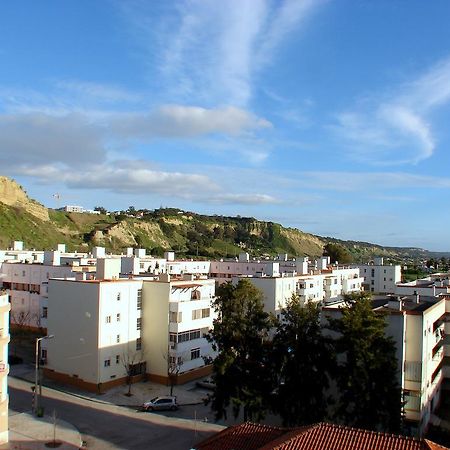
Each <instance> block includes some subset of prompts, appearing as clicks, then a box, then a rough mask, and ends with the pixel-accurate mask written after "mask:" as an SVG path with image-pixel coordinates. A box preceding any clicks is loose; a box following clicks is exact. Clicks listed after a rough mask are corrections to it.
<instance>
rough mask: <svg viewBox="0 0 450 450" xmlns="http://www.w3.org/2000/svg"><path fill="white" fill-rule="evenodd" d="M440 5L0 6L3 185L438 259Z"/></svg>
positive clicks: (448, 63) (443, 243)
mask: <svg viewBox="0 0 450 450" xmlns="http://www.w3.org/2000/svg"><path fill="white" fill-rule="evenodd" d="M449 20H450V2H448V1H447V0H441V1H440V0H435V1H433V2H423V1H419V0H408V1H406V0H405V1H402V0H397V1H392V0H386V1H383V0H377V1H376V2H374V1H363V0H361V1H356V0H352V1H350V0H348V1H347V0H339V1H338V0H335V1H332V0H329V1H326V0H292V1H281V0H272V1H270V0H236V1H233V0H229V1H227V2H217V1H215V0H190V1H177V2H169V1H156V0H155V1H144V0H143V1H132V0H127V1H126V2H122V1H118V0H117V1H114V0H96V1H90V0H77V1H69V0H43V1H39V2H36V1H35V0H28V1H27V0H22V1H19V2H18V1H10V0H7V1H4V2H2V3H1V5H0V68H1V70H0V174H1V175H7V176H11V177H13V178H15V179H16V180H17V181H19V182H20V183H21V184H22V185H23V186H24V187H25V188H26V190H27V191H28V193H29V194H30V195H31V196H32V197H34V198H36V199H37V200H39V201H40V202H42V203H43V204H45V205H46V206H49V207H55V206H57V205H56V203H55V199H54V198H53V194H55V193H59V194H60V197H61V198H60V204H80V205H83V206H85V207H94V206H96V205H102V206H105V207H106V208H108V209H122V208H127V207H128V206H130V205H134V206H135V207H137V208H140V207H142V208H149V209H153V208H157V207H160V206H161V205H162V206H174V207H179V208H182V209H187V210H191V211H197V212H202V213H211V214H226V215H237V214H239V215H242V216H254V217H256V218H258V219H261V220H272V221H275V222H279V223H282V224H283V225H285V226H292V227H296V228H300V229H301V230H303V231H307V232H311V233H315V234H319V235H324V236H334V237H338V238H341V239H354V240H364V241H369V242H374V243H379V244H383V245H394V246H417V247H423V248H427V249H430V250H442V251H449V250H450V226H449V225H448V223H449V222H450V212H449V208H448V207H447V203H448V199H449V193H450V174H449V168H450V156H449V150H448V149H449V144H450V127H449V123H450V120H449V119H450V27H449V26H448V23H449Z"/></svg>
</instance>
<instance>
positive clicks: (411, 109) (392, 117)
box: [333, 58, 450, 165]
mask: <svg viewBox="0 0 450 450" xmlns="http://www.w3.org/2000/svg"><path fill="white" fill-rule="evenodd" d="M449 101H450V58H449V59H447V60H445V61H442V62H440V63H438V64H436V65H435V66H433V67H432V68H431V69H430V70H428V71H427V72H426V73H425V74H423V75H422V76H419V77H417V78H416V79H415V80H413V81H411V82H409V83H406V84H404V85H402V86H400V87H398V88H397V89H396V94H394V95H386V94H382V95H380V96H379V98H378V99H377V98H371V99H369V100H368V101H366V102H365V103H364V104H363V105H361V106H360V107H359V108H356V109H355V110H353V111H346V112H343V113H341V114H339V115H338V116H337V125H336V126H335V127H333V128H334V130H335V131H336V132H337V135H338V137H340V138H341V139H343V141H344V142H345V143H346V144H347V145H348V148H349V149H350V153H351V154H352V155H353V157H356V158H357V159H360V160H362V161H364V162H370V163H373V164H378V165H395V164H417V163H419V162H420V161H422V160H425V159H427V158H430V157H431V156H433V153H434V150H435V147H436V139H435V138H434V136H433V132H432V126H431V124H430V123H429V116H430V113H431V112H432V111H433V110H434V109H435V108H437V107H439V106H442V105H445V104H447V103H448V102H449Z"/></svg>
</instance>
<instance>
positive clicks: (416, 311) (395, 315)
mask: <svg viewBox="0 0 450 450" xmlns="http://www.w3.org/2000/svg"><path fill="white" fill-rule="evenodd" d="M380 311H384V312H387V313H388V316H387V319H388V328H387V332H388V333H389V334H390V335H391V336H393V337H395V341H396V345H397V357H398V361H399V369H400V370H399V373H400V378H401V386H402V389H403V394H404V400H405V406H404V411H405V421H406V427H407V428H409V429H410V431H411V433H412V434H418V435H419V436H422V435H423V434H424V433H425V432H426V430H427V428H428V425H429V423H430V419H431V414H432V413H433V412H434V411H435V410H436V408H437V406H438V405H439V401H440V397H441V389H442V381H443V378H444V371H443V366H444V356H445V350H444V344H445V320H446V300H445V299H444V298H437V297H426V296H413V297H400V298H398V299H395V300H390V301H389V302H388V303H387V304H386V305H385V306H384V307H382V308H380ZM402 343H403V344H402ZM402 369H403V370H402Z"/></svg>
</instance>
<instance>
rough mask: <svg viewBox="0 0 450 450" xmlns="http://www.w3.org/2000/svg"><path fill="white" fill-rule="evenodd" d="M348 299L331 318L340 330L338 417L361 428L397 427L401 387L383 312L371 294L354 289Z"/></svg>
mask: <svg viewBox="0 0 450 450" xmlns="http://www.w3.org/2000/svg"><path fill="white" fill-rule="evenodd" d="M345 300H346V303H347V306H346V307H344V308H342V309H341V317H340V318H338V319H330V321H329V327H330V328H331V330H333V331H335V332H336V333H338V334H337V336H338V337H337V339H336V340H335V346H336V352H337V354H338V361H339V365H338V372H337V386H338V391H339V395H338V401H337V408H336V416H337V419H338V420H340V421H342V422H343V423H344V424H346V425H349V426H354V427H359V428H366V429H371V430H382V431H391V432H396V431H399V429H400V424H401V409H402V401H401V389H400V386H399V383H398V373H397V372H398V369H397V358H396V354H395V344H394V341H393V339H392V338H390V337H388V336H387V335H386V332H385V331H386V325H387V322H386V320H385V317H384V316H383V315H382V314H380V313H377V312H375V311H374V310H373V309H372V302H371V298H370V294H367V293H358V294H352V295H348V296H346V297H345Z"/></svg>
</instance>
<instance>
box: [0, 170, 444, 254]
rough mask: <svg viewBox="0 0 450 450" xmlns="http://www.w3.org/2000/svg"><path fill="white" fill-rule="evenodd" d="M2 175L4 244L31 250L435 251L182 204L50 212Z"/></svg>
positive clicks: (0, 218) (0, 202) (0, 238)
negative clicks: (305, 229) (348, 237)
mask: <svg viewBox="0 0 450 450" xmlns="http://www.w3.org/2000/svg"><path fill="white" fill-rule="evenodd" d="M1 181H2V184H0V248H7V247H9V246H10V245H11V242H12V241H14V240H21V241H24V243H25V246H26V247H27V248H36V249H53V248H55V247H56V244H58V243H65V244H66V246H67V249H68V250H69V251H74V250H79V251H86V250H88V249H91V248H92V247H94V246H97V245H100V246H104V247H106V249H107V251H110V252H122V251H123V250H124V248H126V247H141V248H146V249H147V250H148V253H151V254H153V255H155V256H156V255H162V254H163V252H164V251H166V250H174V251H176V253H177V254H178V256H180V257H197V256H198V257H204V258H222V257H235V256H236V255H238V254H239V252H241V251H247V252H249V253H250V254H251V255H253V256H257V257H270V256H275V255H277V254H278V253H287V254H288V255H289V256H309V257H311V258H314V257H318V256H321V255H322V254H323V250H324V246H325V244H327V243H334V244H338V245H339V246H343V247H344V248H345V249H346V251H347V252H348V253H349V254H350V256H349V260H351V261H353V262H360V261H368V260H370V259H371V258H373V256H385V257H386V258H387V259H389V260H391V261H409V260H412V259H415V260H417V259H420V258H427V257H430V255H434V256H436V254H435V253H433V254H431V253H430V252H427V251H426V250H422V249H414V248H394V247H382V246H378V245H374V244H370V243H365V242H357V241H340V240H337V239H334V238H331V237H319V236H314V235H312V234H308V233H304V232H302V231H300V230H298V229H295V228H285V227H283V226H282V225H280V224H277V223H273V222H265V221H259V220H256V219H254V218H251V217H225V216H217V215H214V216H206V215H201V214H196V213H193V212H186V211H182V210H178V209H175V208H160V209H157V210H154V211H149V210H143V211H135V210H134V208H132V210H131V211H130V210H128V211H126V212H125V211H122V212H120V213H111V214H99V215H95V214H79V213H66V212H61V211H55V210H52V209H48V210H47V209H46V208H44V207H43V206H42V205H39V204H38V203H37V202H35V201H34V200H30V199H29V198H28V197H27V196H26V194H25V193H24V191H23V190H22V188H21V187H20V186H18V185H17V184H16V183H15V182H14V181H12V180H10V179H7V178H5V177H2V180H1ZM2 189H3V190H2ZM442 255H444V254H442Z"/></svg>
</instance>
